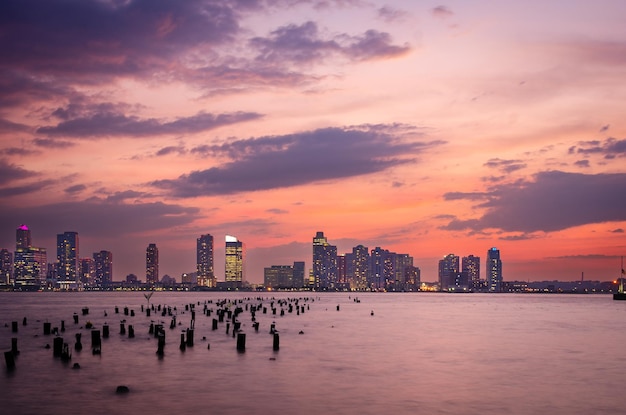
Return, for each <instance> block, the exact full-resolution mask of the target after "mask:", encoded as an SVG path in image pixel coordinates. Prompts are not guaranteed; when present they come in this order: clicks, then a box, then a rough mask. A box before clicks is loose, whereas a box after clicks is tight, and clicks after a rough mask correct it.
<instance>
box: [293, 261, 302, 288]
mask: <svg viewBox="0 0 626 415" xmlns="http://www.w3.org/2000/svg"><path fill="white" fill-rule="evenodd" d="M304 286H305V280H304V261H295V262H294V263H293V288H302V287H304Z"/></svg>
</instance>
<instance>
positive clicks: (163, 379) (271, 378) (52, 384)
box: [0, 292, 626, 415]
mask: <svg viewBox="0 0 626 415" xmlns="http://www.w3.org/2000/svg"><path fill="white" fill-rule="evenodd" d="M355 298H357V299H358V301H355ZM272 299H273V301H274V306H275V307H276V309H277V311H276V315H273V314H272V311H271V301H272ZM280 299H283V300H287V299H291V300H292V301H291V304H292V312H291V313H289V312H288V305H287V304H285V305H284V306H283V307H282V309H283V310H284V312H285V315H283V316H281V315H280V314H281V311H280V310H281V306H280V305H279V304H278V300H280ZM296 299H297V300H298V305H297V307H296V306H295V305H294V304H295V300H296ZM221 300H226V304H225V305H224V307H225V306H227V305H228V303H229V302H230V310H231V311H232V310H234V309H235V307H237V306H239V307H242V309H243V310H244V311H243V312H242V313H241V314H239V316H238V321H239V322H240V323H241V329H242V332H243V333H245V335H246V338H245V351H238V350H237V337H233V335H232V330H233V327H232V319H228V318H227V316H226V318H225V320H224V322H221V323H219V324H218V327H217V329H216V330H213V319H214V318H217V315H216V311H217V309H218V306H217V304H216V303H217V302H218V301H221ZM239 300H243V301H242V302H239ZM150 304H151V305H154V306H158V305H161V306H162V310H163V309H164V308H165V307H170V308H171V309H172V314H173V315H176V319H177V323H180V324H177V325H176V326H175V327H174V328H170V325H171V321H172V316H169V315H166V316H162V313H161V312H158V311H157V310H155V311H152V312H151V316H150V317H148V316H146V312H145V311H144V312H142V311H141V307H142V306H144V308H146V307H147V306H148V302H147V300H146V299H145V298H144V296H143V294H142V293H141V292H119V293H114V292H113V293H112V292H103V293H88V292H79V293H0V323H1V324H0V347H1V348H2V350H3V351H9V350H11V348H12V340H11V339H12V338H17V348H18V350H19V352H20V353H19V355H17V356H16V357H15V359H14V362H15V368H14V369H13V370H9V369H7V364H6V361H4V356H2V358H3V362H2V371H1V372H2V373H0V412H1V413H3V414H12V415H18V414H34V415H46V414H66V415H70V414H131V413H132V414H144V415H159V414H168V415H171V414H181V415H182V414H277V413H279V414H285V415H291V414H329V415H330V414H425V415H432V414H480V415H488V414H494V415H496V414H497V415H501V414H551V415H554V414H567V415H572V414H585V415H588V414H620V413H625V412H626V401H624V400H623V398H622V396H623V393H622V392H623V388H624V385H625V383H626V353H625V347H626V330H625V327H624V325H625V324H626V302H620V301H613V300H612V298H611V297H610V296H608V295H532V294H523V295H514V294H502V295H498V294H492V295H489V294H438V293H416V294H408V293H407V294H390V293H308V292H307V293H305V292H295V293H266V292H264V293H232V294H230V293H218V292H215V293H213V292H211V293H195V292H194V293H176V292H174V293H171V292H156V293H155V294H154V295H153V296H152V298H151V300H150ZM190 304H193V305H194V306H195V326H194V343H193V346H192V347H186V349H185V350H184V351H181V350H180V348H179V345H180V343H181V334H182V333H184V332H185V331H186V329H187V328H190V325H191V317H192V312H191V307H190V306H189V305H190ZM205 304H206V308H207V310H212V311H211V315H210V316H208V315H207V313H206V312H205V311H204V310H205ZM253 305H254V306H260V305H262V307H266V309H267V313H266V314H263V311H262V307H261V308H259V310H258V311H256V321H257V322H258V323H259V329H258V331H256V330H255V329H254V327H253V321H252V316H251V313H250V310H249V309H248V310H246V307H251V306H253ZM116 306H117V307H118V310H119V313H118V314H116V313H115V307H116ZM186 306H187V308H188V310H185V308H186ZM338 306H339V310H337V307H338ZM85 307H88V308H89V312H88V314H86V315H83V311H82V309H83V308H85ZM126 307H127V308H128V309H129V315H125V314H124V308H126ZM174 308H176V310H174ZM130 311H134V313H135V315H134V316H131V315H130ZM300 311H303V312H300ZM105 313H106V314H107V315H106V316H105ZM372 313H373V314H372ZM75 314H76V315H77V317H78V323H74V315H75ZM24 318H26V323H27V325H23V323H24ZM124 319H125V320H126V322H125V329H126V333H125V334H121V330H120V321H121V320H124ZM14 321H16V322H18V324H17V333H15V332H13V329H14V327H13V326H14V324H13V322H14ZM61 321H64V326H65V331H61V330H60V329H61ZM227 321H229V322H231V324H230V331H229V333H228V334H227V333H226V324H227ZM46 322H48V323H51V324H50V325H51V327H52V329H54V328H55V327H57V328H58V329H59V335H60V337H63V339H64V340H63V341H64V342H66V343H68V346H69V350H70V351H71V354H72V355H71V359H70V360H69V361H67V360H66V361H63V359H61V358H60V357H54V356H53V349H54V348H53V343H54V337H55V335H54V334H50V335H45V334H44V323H46ZM88 322H90V323H91V324H93V328H94V329H98V330H100V331H101V332H102V330H103V326H104V324H105V323H107V324H108V326H109V330H110V335H109V337H108V338H102V346H101V354H95V355H94V354H93V353H92V349H91V330H90V329H88V328H86V327H85V326H86V325H87V323H88ZM151 322H152V323H153V324H159V323H162V324H163V325H164V330H165V336H166V344H165V347H164V355H163V356H162V357H159V356H158V355H157V353H156V352H157V347H158V344H157V343H158V340H157V339H156V338H155V336H154V335H152V334H149V328H150V324H151ZM273 322H274V323H275V327H276V330H277V331H278V334H279V336H278V339H279V344H278V347H279V350H277V351H275V350H274V336H273V335H271V334H270V325H271V324H272V323H273ZM129 325H132V326H133V329H134V333H135V337H134V338H129V336H128V326H129ZM77 333H81V335H82V341H81V343H82V346H83V349H82V351H76V350H75V349H74V345H75V343H76V336H75V335H76V334H77ZM203 338H204V339H203ZM46 345H50V348H46ZM75 364H78V366H80V368H73V367H74V365H75ZM122 385H123V386H127V387H128V389H129V392H128V393H121V394H120V393H116V388H117V387H118V386H122Z"/></svg>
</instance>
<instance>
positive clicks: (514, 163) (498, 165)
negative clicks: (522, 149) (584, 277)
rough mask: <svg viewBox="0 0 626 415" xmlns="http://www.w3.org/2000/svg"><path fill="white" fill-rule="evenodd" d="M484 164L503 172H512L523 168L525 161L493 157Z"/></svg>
mask: <svg viewBox="0 0 626 415" xmlns="http://www.w3.org/2000/svg"><path fill="white" fill-rule="evenodd" d="M484 166H486V167H489V168H492V169H498V170H500V171H501V172H503V173H513V172H514V171H517V170H521V169H523V168H525V167H526V163H524V162H523V161H522V160H502V159H499V158H495V159H490V160H489V161H487V162H486V163H485V164H484Z"/></svg>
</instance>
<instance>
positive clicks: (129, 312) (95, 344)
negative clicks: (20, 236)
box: [5, 297, 339, 370]
mask: <svg viewBox="0 0 626 415" xmlns="http://www.w3.org/2000/svg"><path fill="white" fill-rule="evenodd" d="M313 301H315V300H314V299H312V298H291V299H273V298H272V299H264V298H262V297H257V298H247V299H223V300H217V301H213V300H207V301H205V302H204V304H201V302H199V301H198V302H197V303H196V304H194V303H190V304H185V305H184V311H182V310H181V313H182V314H185V313H189V314H190V315H191V319H190V324H189V327H187V328H185V329H183V330H182V331H181V333H180V346H179V349H180V350H181V351H185V350H186V349H187V348H190V347H193V346H194V334H195V326H196V325H195V323H196V306H198V307H197V308H198V310H200V306H202V314H203V315H204V316H205V317H209V318H212V325H211V331H216V330H218V329H219V326H220V324H223V325H225V332H226V334H227V335H232V337H233V339H236V350H237V352H239V353H244V352H245V350H246V333H245V332H244V331H243V328H242V327H243V324H242V318H243V316H244V314H246V313H248V314H249V317H250V320H251V327H252V328H253V330H254V331H255V332H256V333H258V332H259V326H260V324H259V321H257V316H258V314H263V315H267V314H270V313H271V315H272V316H277V315H280V316H285V314H293V313H295V314H296V315H300V314H304V313H305V311H306V310H309V307H310V304H309V302H313ZM114 309H115V313H116V314H121V313H120V307H118V306H115V307H114ZM337 310H339V306H337ZM89 311H90V310H89V308H88V307H83V308H82V309H81V314H82V316H88V315H89ZM141 312H142V313H145V316H146V317H150V316H151V315H152V313H154V314H155V315H156V314H160V315H161V317H166V316H170V317H171V320H170V324H169V328H170V329H171V330H173V329H176V327H177V326H179V325H181V324H182V322H180V321H178V317H180V315H179V314H178V309H177V307H171V306H166V305H161V304H158V305H154V304H152V305H150V304H148V306H147V307H144V306H143V305H141ZM122 313H123V315H124V316H128V318H133V317H135V310H133V309H131V308H129V307H123V309H122ZM104 316H105V317H106V316H107V313H106V311H105V312H104ZM72 317H73V323H74V325H78V324H79V320H80V317H79V314H78V313H74V314H73V316H72ZM22 324H23V325H24V326H26V325H27V324H28V323H27V318H26V317H24V319H23V322H22ZM80 329H81V330H82V329H88V330H89V331H90V333H91V351H92V354H93V355H100V354H101V353H102V339H103V338H104V339H106V338H108V337H109V334H110V333H109V325H108V324H107V323H106V322H105V323H104V324H103V325H102V327H101V329H98V328H95V327H93V324H92V323H91V322H89V321H87V322H86V324H85V325H84V327H82V326H81V327H80ZM11 330H12V332H13V333H17V332H18V322H17V321H13V322H11ZM65 331H66V327H65V320H61V322H60V327H57V326H55V327H53V326H52V323H50V322H48V321H45V322H43V334H44V336H51V335H53V336H55V337H54V338H53V341H52V344H53V347H52V349H53V356H54V357H55V358H60V359H61V360H63V361H69V360H70V359H71V358H72V353H71V348H70V345H69V344H68V342H66V341H64V338H63V337H62V336H61V333H64V332H65ZM148 333H149V334H150V335H152V336H153V337H154V338H155V339H156V340H157V351H156V354H157V355H158V356H159V357H163V356H164V355H165V339H166V335H165V329H164V324H163V322H158V323H155V322H154V321H151V322H150V327H149V330H148ZM269 333H270V335H271V336H272V339H273V342H272V349H273V350H274V351H278V350H279V348H280V337H279V332H278V330H277V329H276V322H275V321H273V322H272V323H271V326H270V330H269ZM302 333H303V332H300V334H302ZM119 334H120V336H128V338H129V339H132V338H134V337H135V327H134V325H133V324H129V321H128V320H127V319H126V318H124V319H122V320H120V325H119ZM73 337H74V339H75V342H74V347H73V349H74V351H75V352H81V351H82V349H83V344H82V340H83V339H82V333H80V332H78V333H74V335H73ZM202 340H206V336H204V337H202ZM17 343H18V338H17V337H13V338H12V339H11V350H10V351H7V352H5V362H6V366H7V369H9V370H12V369H14V368H15V360H16V356H17V355H18V354H19V353H20V352H19V350H18V347H17ZM46 348H50V346H49V345H46ZM207 349H210V345H207ZM75 366H77V367H79V365H78V364H75Z"/></svg>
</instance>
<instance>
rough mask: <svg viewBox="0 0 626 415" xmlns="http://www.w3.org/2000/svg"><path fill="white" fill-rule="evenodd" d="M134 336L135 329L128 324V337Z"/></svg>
mask: <svg viewBox="0 0 626 415" xmlns="http://www.w3.org/2000/svg"><path fill="white" fill-rule="evenodd" d="M134 337H135V329H134V328H133V325H132V324H129V325H128V338H129V339H132V338H134Z"/></svg>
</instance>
